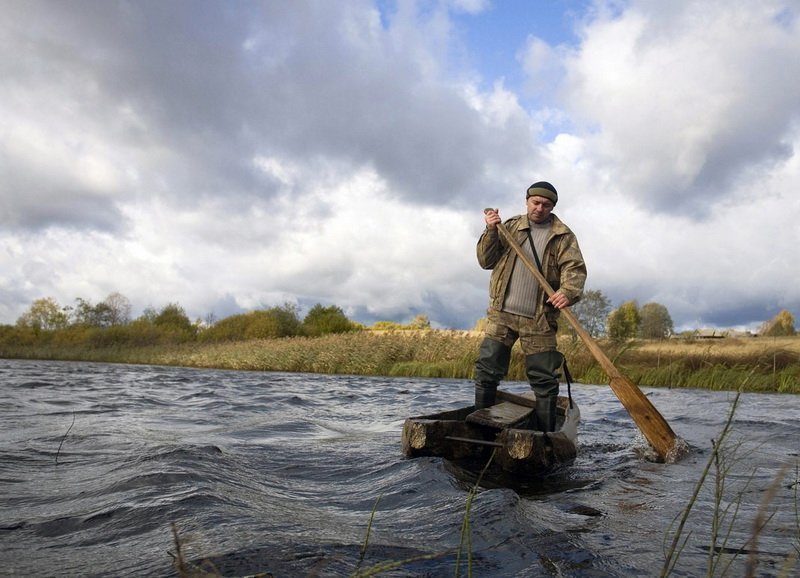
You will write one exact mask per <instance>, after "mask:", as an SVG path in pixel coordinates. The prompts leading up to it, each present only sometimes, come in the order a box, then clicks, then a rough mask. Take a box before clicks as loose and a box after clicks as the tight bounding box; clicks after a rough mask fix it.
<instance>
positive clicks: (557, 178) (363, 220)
mask: <svg viewBox="0 0 800 578" xmlns="http://www.w3.org/2000/svg"><path fill="white" fill-rule="evenodd" d="M490 8H491V6H490V5H489V3H488V2H482V1H466V2H465V1H459V2H441V3H434V4H420V3H417V2H398V3H397V5H396V11H395V12H393V13H390V14H386V13H384V14H381V13H380V12H379V10H378V8H377V7H376V6H375V5H373V3H371V2H369V1H367V0H350V1H348V2H340V3H310V2H302V1H298V2H287V3H279V2H263V3H255V2H254V3H246V4H241V3H233V4H231V3H219V2H200V3H197V2H185V3H184V2H169V3H160V2H144V3H142V2H135V3H96V2H81V1H79V0H76V1H74V2H70V3H69V4H61V3H51V2H37V1H33V0H32V1H27V2H6V3H4V4H3V5H2V8H0V16H1V17H2V18H0V47H2V48H4V50H3V52H2V56H0V65H2V67H3V70H4V82H3V83H2V85H0V109H2V111H3V114H2V116H0V225H2V232H0V292H1V294H2V297H0V322H5V323H13V322H14V320H15V319H16V318H17V317H18V316H19V315H20V314H21V313H22V311H24V309H25V308H27V307H28V306H29V305H30V303H31V302H32V301H33V300H34V299H37V298H40V297H44V296H53V297H55V298H56V299H57V300H58V301H59V302H60V303H62V304H71V303H73V300H74V299H75V298H76V297H81V298H84V299H89V300H91V301H99V300H101V299H103V298H105V297H106V296H107V295H108V294H109V293H111V292H113V291H119V292H121V293H123V294H124V295H126V296H127V297H128V298H129V299H130V300H131V302H132V303H133V305H134V309H135V311H136V310H138V311H141V309H143V308H144V307H147V306H149V305H152V306H155V307H161V306H164V305H166V304H167V303H169V302H179V303H180V304H181V305H183V306H184V307H185V308H186V310H187V311H188V312H189V314H190V315H191V316H192V317H205V316H206V315H207V314H209V313H214V314H215V315H216V316H217V317H221V316H225V315H229V314H231V313H235V312H237V311H240V310H243V309H251V308H256V307H260V306H263V305H266V306H270V305H276V304H281V303H283V302H284V301H287V300H288V301H292V302H297V303H299V304H301V305H302V306H310V305H313V304H314V303H316V302H322V303H325V304H328V303H333V304H336V305H339V306H341V307H343V308H344V309H345V311H347V312H348V313H352V314H353V315H358V316H359V318H360V319H361V320H364V321H374V320H376V319H395V320H404V319H410V318H412V317H413V316H414V315H416V314H417V313H424V314H427V315H429V316H430V317H431V319H432V320H433V321H434V322H435V323H439V324H441V325H445V326H457V327H470V326H472V325H473V324H474V322H475V320H476V319H477V318H478V317H480V316H482V315H483V314H484V308H485V306H486V301H487V286H488V273H487V272H486V271H482V270H481V269H480V268H479V267H478V265H477V263H476V260H475V255H474V249H475V243H476V241H477V236H478V235H479V234H480V231H481V230H482V228H483V221H482V215H481V210H482V209H483V207H484V206H488V205H493V206H497V207H499V208H500V209H501V212H502V214H503V215H504V216H511V215H513V214H516V213H519V212H521V211H522V210H523V207H524V190H525V188H526V187H527V186H528V185H529V184H530V183H531V182H533V181H534V180H540V179H546V180H550V181H551V182H553V183H555V184H556V186H557V187H558V188H559V191H560V195H561V199H562V200H561V202H560V203H559V205H558V209H557V212H558V214H559V216H561V217H563V218H564V220H565V221H566V222H567V223H568V224H569V225H571V226H572V227H573V229H575V231H576V233H577V234H578V236H579V239H580V242H581V246H582V248H583V250H584V253H585V255H586V257H587V261H588V266H589V273H590V277H589V283H590V286H591V287H592V288H598V289H601V290H603V291H604V292H606V293H608V294H609V296H610V297H612V299H613V300H614V301H615V302H616V303H617V304H618V303H619V302H620V301H622V300H627V299H633V298H635V299H638V300H639V301H640V302H642V303H644V302H647V301H657V302H661V303H663V304H665V305H667V306H668V308H669V309H670V311H671V312H672V314H673V317H674V318H675V319H676V322H677V324H679V325H680V324H681V323H685V322H695V321H696V320H704V321H705V322H707V323H709V324H718V325H722V326H725V325H729V324H753V323H756V322H757V321H759V320H763V319H765V318H767V317H769V316H771V315H774V313H775V312H777V308H783V307H785V308H789V309H790V310H791V309H792V308H794V312H795V314H800V289H798V288H797V283H796V280H795V278H794V276H795V275H794V273H793V264H794V262H795V261H796V259H797V257H796V255H797V254H796V249H794V247H796V246H797V243H798V241H800V239H798V238H797V235H798V234H797V232H796V229H797V227H796V223H797V221H798V218H799V217H800V207H798V202H797V201H796V200H795V198H796V195H795V192H796V191H797V190H798V185H800V170H798V169H799V167H798V160H797V154H796V153H795V152H794V151H796V150H797V147H798V146H800V138H799V135H800V119H799V118H798V113H799V112H800V107H799V106H798V102H800V98H798V96H800V84H798V83H800V80H798V79H800V74H798V73H800V70H798V67H800V64H799V63H800V54H798V52H800V42H798V41H797V38H800V34H798V19H797V11H796V9H795V8H794V7H793V6H792V4H790V3H788V2H779V1H778V0H769V1H767V2H745V1H734V2H721V1H720V2H715V1H710V2H703V3H695V2H688V1H687V2H674V3H673V2H671V3H661V2H652V1H647V2H646V1H633V2H630V3H626V4H617V3H604V2H598V3H597V4H596V5H595V6H594V7H593V8H592V9H591V11H589V12H587V13H586V14H584V15H583V17H581V18H580V19H579V21H580V22H582V27H581V28H580V31H579V32H580V43H579V44H577V45H566V44H559V45H555V46H550V45H548V44H546V43H545V42H544V41H543V40H541V39H537V38H535V37H533V36H530V37H529V38H528V40H527V41H526V42H525V44H524V45H522V46H518V47H514V48H513V49H512V50H509V51H508V53H509V54H518V62H519V66H520V67H521V68H522V70H523V71H524V72H525V73H527V74H528V75H529V80H530V82H529V85H528V87H527V90H528V91H529V92H527V93H526V94H517V93H515V92H514V90H512V89H510V88H508V87H507V86H506V85H505V83H504V81H503V79H502V78H495V79H491V78H490V79H488V82H486V84H480V85H479V84H478V83H477V81H474V80H473V79H475V78H478V77H479V76H480V75H479V74H477V72H476V71H474V70H470V69H467V68H464V65H463V63H464V62H469V61H470V59H469V58H463V57H462V56H463V55H464V53H469V52H470V51H479V50H481V46H468V45H465V44H464V37H463V36H461V35H460V33H459V30H458V29H457V28H454V26H453V22H452V21H451V19H450V17H451V14H452V13H453V12H457V13H458V14H459V15H460V16H459V17H460V18H462V19H463V18H481V14H482V13H483V12H485V11H487V10H489V9H490ZM12 48H13V50H12ZM482 74H483V77H484V78H483V80H487V79H486V78H485V74H486V72H485V71H483V73H482ZM482 86H489V87H491V88H489V89H483V88H481V87H482ZM531 95H533V97H534V98H535V99H536V100H535V103H536V104H534V105H532V104H531V102H532V101H531V100H529V98H530V97H531ZM778 232H780V234H779V233H778ZM759 316H760V317H759Z"/></svg>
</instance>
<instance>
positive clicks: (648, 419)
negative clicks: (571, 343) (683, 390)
mask: <svg viewBox="0 0 800 578" xmlns="http://www.w3.org/2000/svg"><path fill="white" fill-rule="evenodd" d="M497 230H498V231H499V232H500V235H501V236H502V237H503V240H505V242H506V243H508V244H509V245H510V246H511V248H512V249H514V251H515V252H516V253H517V256H518V257H519V259H520V260H521V261H522V262H523V263H524V264H525V266H526V267H527V268H528V269H530V272H531V273H533V276H534V277H535V278H536V280H537V281H538V282H539V285H541V286H542V288H543V289H544V291H545V292H546V293H547V296H548V297H550V296H552V295H553V293H555V291H554V290H553V288H552V287H551V286H550V284H549V283H548V282H547V279H545V277H544V275H542V273H541V271H539V268H538V267H537V266H536V265H535V264H534V263H533V261H531V259H530V257H528V255H527V254H526V253H525V252H524V251H523V250H522V247H521V246H520V244H519V243H518V242H517V240H516V239H515V238H514V237H513V236H512V235H511V233H509V231H508V229H506V227H505V225H503V223H498V224H497ZM561 315H562V316H563V317H565V318H566V319H567V321H569V323H570V325H572V327H573V329H575V332H576V333H577V334H578V336H580V338H581V339H582V340H583V342H584V344H585V345H586V347H587V349H588V350H589V351H590V352H591V354H592V355H593V356H594V358H595V359H596V360H597V362H598V363H599V364H600V367H602V368H603V371H605V372H606V374H607V375H608V376H609V378H610V379H611V382H610V386H611V390H612V391H613V392H614V395H616V396H617V398H618V399H619V400H620V402H622V405H623V406H624V407H625V409H626V410H627V411H628V413H629V414H630V416H631V417H632V418H633V421H634V422H635V423H636V426H637V427H638V428H639V430H640V431H641V432H642V434H643V435H644V437H645V439H647V441H648V442H649V443H650V445H651V446H653V449H654V450H655V452H656V453H657V454H658V457H659V458H660V460H661V461H674V460H676V459H678V458H679V457H680V456H678V455H676V454H677V453H678V452H679V448H678V446H677V442H678V437H677V436H676V435H675V433H674V432H673V431H672V428H670V427H669V424H668V423H667V420H665V419H664V417H663V416H662V415H661V414H660V413H658V410H657V409H656V408H655V406H654V405H653V404H652V403H651V402H650V400H649V399H648V398H647V396H646V395H645V394H644V393H642V390H640V389H639V388H638V387H637V386H636V384H635V383H633V382H632V381H631V380H630V379H628V378H627V377H626V376H624V375H622V373H620V371H619V370H618V369H617V368H616V367H615V366H614V364H613V363H612V362H611V360H610V359H609V358H608V357H607V356H606V354H605V353H603V350H602V349H600V346H599V345H598V344H597V342H596V341H595V340H594V339H592V336H591V335H589V332H588V331H586V330H585V329H584V328H583V326H581V324H580V322H579V321H578V319H577V318H576V317H575V314H574V313H572V311H570V310H569V309H568V308H564V309H562V310H561Z"/></svg>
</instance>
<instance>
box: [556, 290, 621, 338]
mask: <svg viewBox="0 0 800 578" xmlns="http://www.w3.org/2000/svg"><path fill="white" fill-rule="evenodd" d="M570 310H571V311H572V313H573V314H574V315H575V317H576V318H577V319H578V321H579V322H580V324H581V326H582V327H583V328H584V329H586V331H588V332H589V335H591V336H592V337H601V336H603V335H605V334H606V321H607V319H608V314H609V312H610V311H611V301H609V299H608V298H607V297H606V296H605V295H603V292H602V291H600V290H599V289H588V290H586V291H584V292H583V297H581V300H580V301H578V302H577V303H576V304H575V305H573V306H571V307H570ZM559 329H562V330H563V331H565V332H566V333H568V334H569V335H571V336H572V338H573V339H577V337H578V335H577V333H575V329H573V327H572V326H571V325H570V324H569V323H564V322H561V323H559Z"/></svg>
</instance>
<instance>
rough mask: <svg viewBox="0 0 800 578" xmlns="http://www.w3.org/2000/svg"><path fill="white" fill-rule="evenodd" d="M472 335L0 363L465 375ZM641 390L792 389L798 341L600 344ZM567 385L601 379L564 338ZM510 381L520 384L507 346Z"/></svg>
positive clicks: (135, 350) (246, 344)
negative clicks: (79, 362)
mask: <svg viewBox="0 0 800 578" xmlns="http://www.w3.org/2000/svg"><path fill="white" fill-rule="evenodd" d="M480 341H481V336H480V335H478V334H475V333H471V332H463V331H437V330H427V331H389V332H375V331H359V332H353V333H341V334H335V335H325V336H322V337H313V338H312V337H291V338H281V339H254V340H249V341H234V342H227V343H197V342H191V343H183V344H176V345H166V346H141V347H130V346H126V347H124V348H123V347H88V346H86V345H70V344H59V345H52V344H50V345H24V346H14V345H8V344H6V345H2V346H0V357H6V358H27V359H59V360H82V361H104V362H114V363H136V364H155V365H175V366H184V367H205V368H220V369H244V370H258V371H289V372H309V373H331V374H354V375H376V376H378V375H380V376H404V377H434V378H436V377H446V378H456V379H470V378H471V376H472V366H473V363H474V361H475V355H476V352H477V350H478V345H479V344H480ZM600 345H601V346H602V348H603V349H604V351H605V352H606V354H607V355H608V356H609V357H610V358H611V359H612V361H613V362H614V364H615V365H616V366H617V367H618V368H619V369H620V370H621V371H622V372H623V373H624V374H625V375H627V376H628V377H629V378H630V379H631V380H633V381H634V382H635V383H637V384H639V385H643V386H654V387H687V388H701V389H714V390H736V389H739V388H740V387H742V386H743V385H744V389H745V390H746V391H768V392H781V393H800V337H783V338H749V339H719V340H709V341H704V340H695V341H682V340H664V341H632V342H628V343H613V342H605V341H602V342H600ZM559 347H560V349H561V351H563V352H564V354H565V355H566V356H567V360H568V363H569V367H570V370H571V373H572V376H573V378H574V379H575V381H578V382H582V383H600V384H602V383H608V377H607V376H606V375H605V374H604V372H603V371H602V370H601V369H600V367H599V366H598V365H597V363H596V362H595V360H594V358H593V357H592V356H591V354H590V353H589V352H588V350H587V349H586V348H585V347H584V346H583V344H582V343H581V342H579V341H578V342H573V341H570V340H568V339H567V340H563V341H561V343H560V346H559ZM508 378H509V379H511V380H524V379H525V373H524V360H523V356H522V355H521V353H520V351H519V348H518V347H515V348H514V352H513V356H512V361H511V368H510V370H509V376H508Z"/></svg>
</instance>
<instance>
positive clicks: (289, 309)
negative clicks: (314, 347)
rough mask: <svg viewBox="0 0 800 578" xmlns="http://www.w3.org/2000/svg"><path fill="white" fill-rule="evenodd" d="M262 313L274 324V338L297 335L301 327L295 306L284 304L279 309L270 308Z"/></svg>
mask: <svg viewBox="0 0 800 578" xmlns="http://www.w3.org/2000/svg"><path fill="white" fill-rule="evenodd" d="M264 312H265V313H266V314H267V315H268V316H269V317H270V318H271V319H272V320H274V322H275V335H274V337H292V336H294V335H299V334H300V330H301V327H302V322H301V321H300V316H299V315H298V310H297V305H294V304H292V303H289V302H286V303H284V304H283V305H282V306H280V307H270V308H268V309H264Z"/></svg>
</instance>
